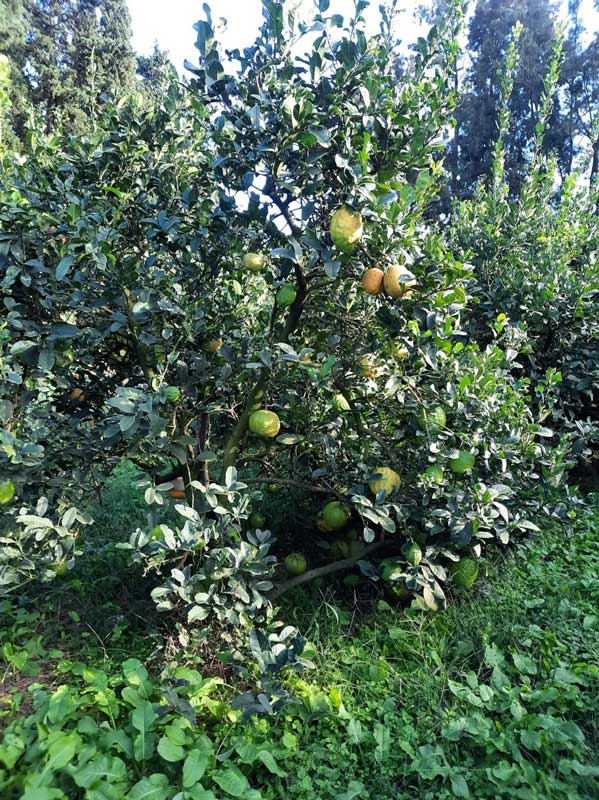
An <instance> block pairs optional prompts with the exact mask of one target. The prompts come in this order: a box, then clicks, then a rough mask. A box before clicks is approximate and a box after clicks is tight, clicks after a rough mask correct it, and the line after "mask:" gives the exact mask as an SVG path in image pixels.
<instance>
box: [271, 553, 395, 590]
mask: <svg viewBox="0 0 599 800" xmlns="http://www.w3.org/2000/svg"><path fill="white" fill-rule="evenodd" d="M387 544H389V543H388V542H375V544H372V545H370V547H366V548H365V549H364V552H363V553H361V554H360V555H359V556H353V557H352V558H344V559H343V560H342V561H334V562H333V563H332V564H325V566H324V567H316V569H309V570H308V571H307V572H304V574H303V575H297V576H296V577H295V578H290V579H289V580H288V581H284V582H283V583H280V584H279V585H278V586H275V588H274V589H273V591H272V592H271V594H270V599H271V600H276V599H277V598H279V597H281V595H283V594H285V593H286V592H289V591H290V590H291V589H295V588H296V586H301V585H302V584H304V583H309V581H313V580H315V579H316V578H323V577H324V576H325V575H331V574H332V573H334V572H341V571H342V570H346V569H350V567H353V566H354V565H355V564H357V563H358V561H361V560H362V559H363V558H364V557H365V556H368V555H370V554H371V553H375V552H376V551H377V550H380V549H381V548H382V547H384V546H385V545H387Z"/></svg>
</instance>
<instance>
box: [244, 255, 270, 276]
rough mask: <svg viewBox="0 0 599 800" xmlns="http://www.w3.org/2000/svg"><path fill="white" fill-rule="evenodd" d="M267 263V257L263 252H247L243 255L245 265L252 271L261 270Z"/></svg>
mask: <svg viewBox="0 0 599 800" xmlns="http://www.w3.org/2000/svg"><path fill="white" fill-rule="evenodd" d="M265 264H266V259H265V258H264V256H263V255H262V253H246V254H245V255H244V257H243V266H244V267H245V268H246V269H249V270H250V272H260V270H261V269H263V268H264V265H265Z"/></svg>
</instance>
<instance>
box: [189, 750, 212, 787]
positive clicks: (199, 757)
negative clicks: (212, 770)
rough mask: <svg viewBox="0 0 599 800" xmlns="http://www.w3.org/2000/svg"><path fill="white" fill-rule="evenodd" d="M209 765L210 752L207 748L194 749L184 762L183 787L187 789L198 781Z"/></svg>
mask: <svg viewBox="0 0 599 800" xmlns="http://www.w3.org/2000/svg"><path fill="white" fill-rule="evenodd" d="M207 766H208V753H207V752H206V751H205V750H197V749H196V750H192V751H191V753H190V754H189V755H188V756H187V758H186V759H185V763H184V764H183V787H184V788H185V789H187V788H189V787H190V786H193V785H194V784H195V783H197V782H198V781H199V780H200V778H201V777H202V775H203V774H204V773H205V772H206V767H207Z"/></svg>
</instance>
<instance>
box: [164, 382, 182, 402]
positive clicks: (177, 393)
mask: <svg viewBox="0 0 599 800" xmlns="http://www.w3.org/2000/svg"><path fill="white" fill-rule="evenodd" d="M164 397H165V398H166V400H167V401H168V402H169V403H176V402H177V401H178V400H180V399H181V390H180V389H179V387H178V386H167V387H166V389H165V390H164Z"/></svg>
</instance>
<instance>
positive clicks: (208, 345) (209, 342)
mask: <svg viewBox="0 0 599 800" xmlns="http://www.w3.org/2000/svg"><path fill="white" fill-rule="evenodd" d="M222 346H223V340H222V339H204V341H203V342H202V350H203V351H204V352H205V353H218V351H219V350H220V349H221V347H222Z"/></svg>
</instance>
